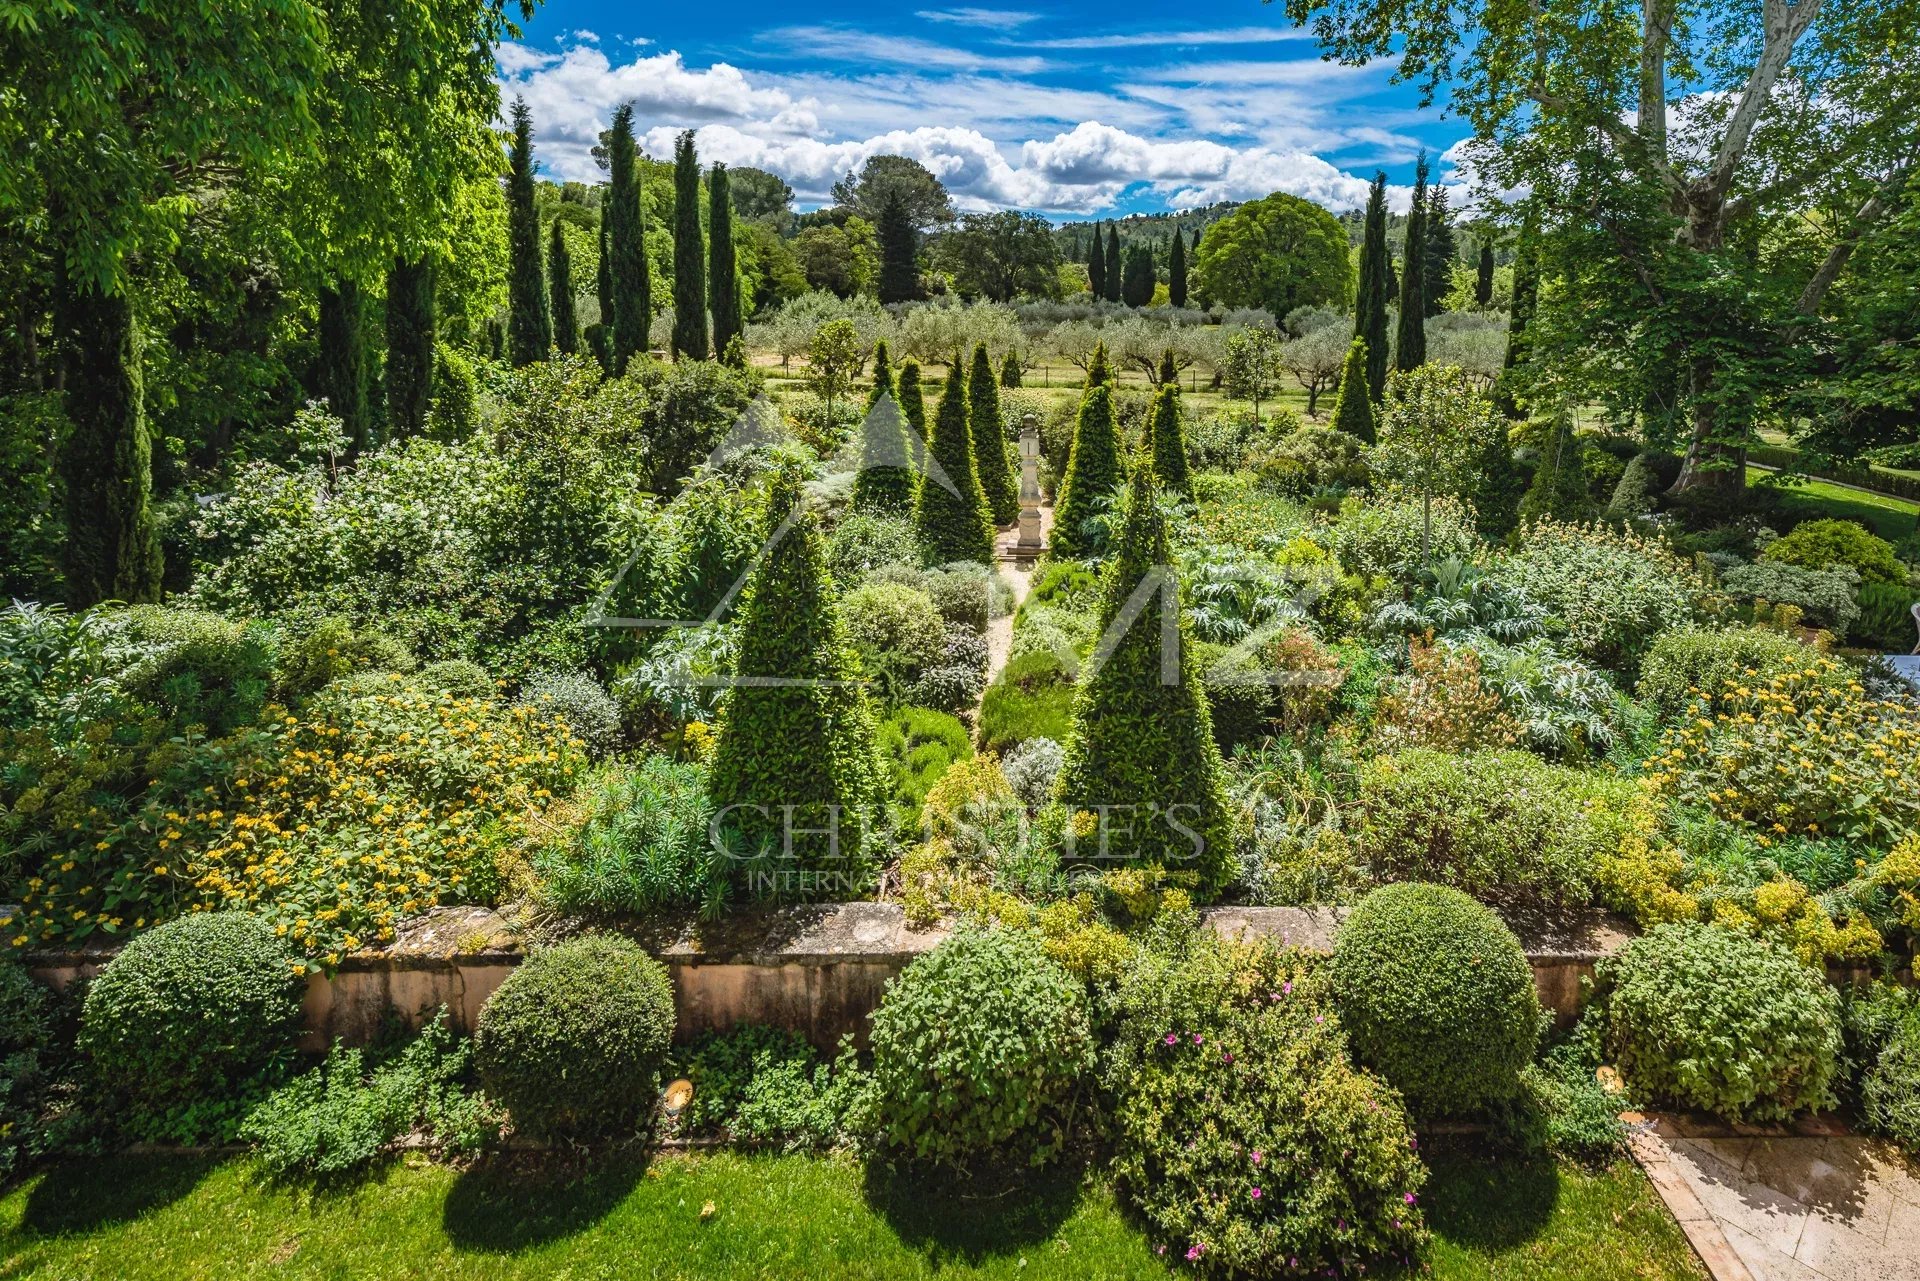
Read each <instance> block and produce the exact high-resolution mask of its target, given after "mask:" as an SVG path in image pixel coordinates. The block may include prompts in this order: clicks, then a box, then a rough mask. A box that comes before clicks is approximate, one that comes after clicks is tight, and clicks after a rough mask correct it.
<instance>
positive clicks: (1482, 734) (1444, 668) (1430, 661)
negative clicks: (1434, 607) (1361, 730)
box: [1374, 641, 1520, 752]
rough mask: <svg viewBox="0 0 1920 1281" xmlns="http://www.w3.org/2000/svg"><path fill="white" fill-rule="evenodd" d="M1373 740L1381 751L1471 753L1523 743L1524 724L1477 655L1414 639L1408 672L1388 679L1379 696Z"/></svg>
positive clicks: (1472, 652)
mask: <svg viewBox="0 0 1920 1281" xmlns="http://www.w3.org/2000/svg"><path fill="white" fill-rule="evenodd" d="M1374 738H1375V741H1376V743H1377V744H1378V746H1379V747H1380V749H1381V750H1383V751H1397V750H1400V749H1403V748H1437V749H1440V750H1443V751H1449V752H1470V751H1477V750H1479V749H1481V748H1488V747H1507V746H1510V745H1512V744H1514V743H1517V742H1519V741H1520V725H1519V722H1517V721H1515V720H1514V719H1513V717H1511V716H1509V715H1508V714H1507V711H1506V709H1505V708H1504V707H1503V706H1502V705H1501V698H1500V693H1499V691H1498V690H1496V689H1495V688H1494V687H1493V686H1492V685H1490V684H1489V683H1488V682H1487V680H1486V678H1485V677H1484V676H1483V675H1482V672H1481V662H1480V655H1479V654H1477V653H1475V652H1474V651H1473V650H1471V649H1467V648H1464V647H1461V646H1455V645H1447V644H1440V645H1434V644H1429V643H1427V642H1426V641H1415V642H1414V643H1413V644H1412V645H1411V646H1410V647H1409V648H1408V650H1407V671H1406V672H1405V673H1403V674H1401V675H1399V676H1396V677H1394V678H1392V679H1391V680H1389V681H1388V682H1387V686H1386V689H1385V691H1384V692H1383V693H1382V695H1381V698H1380V702H1379V705H1378V707H1377V709H1376V712H1375V719H1374Z"/></svg>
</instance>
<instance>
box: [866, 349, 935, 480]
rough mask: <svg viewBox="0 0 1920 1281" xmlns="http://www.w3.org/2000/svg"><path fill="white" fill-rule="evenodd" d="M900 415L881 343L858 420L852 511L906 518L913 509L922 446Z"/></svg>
mask: <svg viewBox="0 0 1920 1281" xmlns="http://www.w3.org/2000/svg"><path fill="white" fill-rule="evenodd" d="M909 430H910V429H909V428H908V426H907V420H906V418H905V416H904V415H902V414H901V412H900V400H899V394H898V392H897V391H896V390H895V387H894V380H893V369H892V366H891V365H890V364H889V362H888V358H887V344H886V342H885V341H884V340H882V341H881V342H878V343H876V344H874V348H873V389H872V390H871V391H870V392H868V393H867V412H866V416H865V417H864V418H862V419H861V421H860V472H859V474H858V475H856V476H855V477H854V480H853V507H854V510H855V511H872V512H884V513H886V514H889V515H905V514H907V513H909V512H911V511H912V510H913V494H914V489H915V486H916V484H917V482H918V479H919V474H920V466H919V463H918V459H919V457H920V453H921V451H922V450H923V449H924V448H925V445H924V444H923V443H922V442H921V441H920V438H919V436H918V435H917V434H913V435H909Z"/></svg>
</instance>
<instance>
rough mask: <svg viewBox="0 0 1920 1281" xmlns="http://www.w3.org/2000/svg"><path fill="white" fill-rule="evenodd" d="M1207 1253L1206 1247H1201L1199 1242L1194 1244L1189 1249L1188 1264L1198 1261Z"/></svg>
mask: <svg viewBox="0 0 1920 1281" xmlns="http://www.w3.org/2000/svg"><path fill="white" fill-rule="evenodd" d="M1206 1252H1207V1247H1206V1246H1204V1245H1201V1244H1200V1243H1199V1242H1198V1241H1196V1242H1194V1243H1193V1244H1192V1245H1190V1246H1188V1247H1187V1262H1188V1263H1192V1262H1193V1261H1194V1260H1195V1259H1198V1258H1199V1257H1200V1256H1201V1255H1203V1254H1205V1253H1206Z"/></svg>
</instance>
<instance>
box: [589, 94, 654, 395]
mask: <svg viewBox="0 0 1920 1281" xmlns="http://www.w3.org/2000/svg"><path fill="white" fill-rule="evenodd" d="M607 170H608V173H607V195H606V204H605V206H604V207H603V209H602V210H601V219H602V223H603V225H604V226H605V227H606V234H607V243H606V249H605V252H604V255H603V257H602V259H601V261H602V262H604V263H606V264H607V274H608V285H609V289H610V291H611V294H612V297H611V299H610V300H607V299H603V300H602V302H601V306H602V308H603V310H602V311H601V313H600V319H601V320H602V321H603V322H605V323H606V324H607V342H608V350H609V351H610V352H611V353H612V355H613V372H614V373H615V374H624V373H625V372H626V371H627V362H629V361H630V360H632V359H633V357H634V356H635V355H637V354H639V353H640V352H643V351H645V350H647V332H648V330H649V329H651V328H652V326H653V278H652V271H651V269H650V268H649V267H648V265H647V225H646V206H645V204H644V203H643V202H642V200H641V198H640V154H639V147H638V145H637V144H636V143H635V142H634V137H633V107H632V105H631V104H629V103H622V104H621V105H620V106H618V107H615V108H614V111H613V125H612V128H611V129H610V130H609V131H608V138H607Z"/></svg>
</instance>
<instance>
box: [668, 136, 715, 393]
mask: <svg viewBox="0 0 1920 1281" xmlns="http://www.w3.org/2000/svg"><path fill="white" fill-rule="evenodd" d="M707 350H708V348H707V250H706V245H705V243H704V242H703V241H702V240H701V237H700V157H699V156H698V155H697V154H696V153H695V152H694V149H693V130H691V129H688V130H686V131H685V132H683V133H682V134H681V135H680V137H679V138H678V140H676V141H675V142H674V144H673V354H674V358H675V359H680V358H682V357H684V358H686V359H688V360H705V359H706V358H707Z"/></svg>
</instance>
